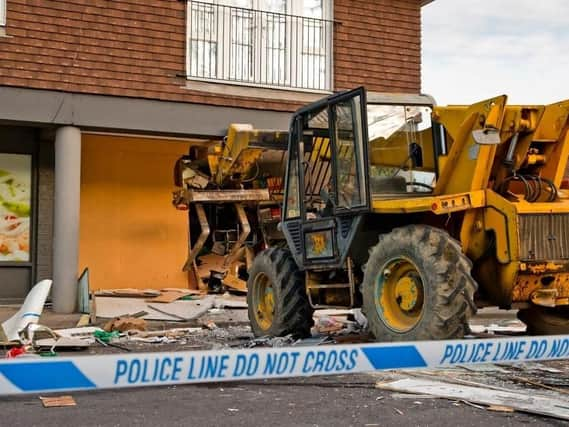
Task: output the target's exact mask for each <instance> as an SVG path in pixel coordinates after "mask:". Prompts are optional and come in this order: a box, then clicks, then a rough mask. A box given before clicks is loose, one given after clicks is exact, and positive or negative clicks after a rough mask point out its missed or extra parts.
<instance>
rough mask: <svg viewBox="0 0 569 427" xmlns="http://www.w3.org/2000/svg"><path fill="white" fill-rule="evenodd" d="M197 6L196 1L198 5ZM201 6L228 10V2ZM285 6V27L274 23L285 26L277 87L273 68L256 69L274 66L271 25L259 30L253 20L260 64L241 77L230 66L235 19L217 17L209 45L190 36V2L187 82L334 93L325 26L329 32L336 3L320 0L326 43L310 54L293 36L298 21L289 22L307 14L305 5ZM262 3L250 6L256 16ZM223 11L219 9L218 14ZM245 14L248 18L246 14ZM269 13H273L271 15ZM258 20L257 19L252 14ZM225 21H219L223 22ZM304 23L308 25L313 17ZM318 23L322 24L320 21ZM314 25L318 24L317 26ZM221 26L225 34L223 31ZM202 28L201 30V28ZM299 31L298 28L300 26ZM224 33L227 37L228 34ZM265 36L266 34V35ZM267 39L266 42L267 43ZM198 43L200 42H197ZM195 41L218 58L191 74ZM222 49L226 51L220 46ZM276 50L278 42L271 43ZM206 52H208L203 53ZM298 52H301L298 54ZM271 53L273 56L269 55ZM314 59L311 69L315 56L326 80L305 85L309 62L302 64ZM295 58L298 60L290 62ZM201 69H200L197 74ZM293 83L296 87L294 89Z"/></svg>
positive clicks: (289, 2)
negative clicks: (321, 60) (231, 25)
mask: <svg viewBox="0 0 569 427" xmlns="http://www.w3.org/2000/svg"><path fill="white" fill-rule="evenodd" d="M196 1H197V0H196ZM199 1H200V2H202V3H210V4H211V5H212V7H213V8H216V7H217V5H228V6H229V4H228V2H225V1H224V0H199ZM285 1H286V9H285V11H284V12H283V13H284V16H283V19H284V22H282V23H281V22H275V26H280V25H283V26H284V29H283V31H284V38H285V40H284V45H281V44H280V43H279V47H277V49H280V46H283V47H282V49H283V53H282V54H278V53H277V54H276V55H277V56H276V57H278V58H279V64H278V65H277V67H278V68H277V69H278V70H279V71H278V72H277V73H276V76H277V78H276V82H275V78H274V76H275V67H274V66H271V67H270V68H271V69H270V70H269V69H268V68H267V67H266V66H265V68H264V69H262V68H259V67H258V65H260V64H265V63H270V62H271V59H270V57H269V54H268V53H267V52H268V49H267V46H268V40H269V37H268V36H267V34H270V29H268V25H267V23H266V22H263V21H261V22H262V24H264V25H265V26H263V25H261V24H260V23H259V22H255V19H254V17H253V18H252V19H253V24H252V30H251V33H250V34H251V36H252V43H251V46H252V47H251V49H252V52H253V53H252V56H253V57H255V58H260V59H259V60H258V61H256V62H253V67H250V66H248V67H245V69H244V70H241V73H238V72H237V71H236V70H235V69H234V68H233V67H232V65H231V63H232V59H231V56H232V52H234V50H233V49H234V48H233V46H232V44H233V43H234V42H233V40H232V35H231V34H229V31H227V29H228V23H229V21H231V20H232V17H229V16H224V15H225V14H223V16H222V15H221V13H219V12H218V13H219V15H218V17H217V22H218V23H217V28H215V29H214V30H211V29H210V35H209V36H210V37H216V39H215V40H213V39H208V38H207V37H208V36H207V35H205V34H204V35H203V36H200V35H199V34H196V33H192V16H191V7H192V6H191V5H192V3H191V1H188V2H187V5H188V7H187V13H186V74H187V79H188V80H198V81H206V82H216V83H229V84H236V85H245V86H256V87H268V88H276V89H289V90H296V91H308V92H325V93H326V92H330V91H331V90H332V82H333V45H332V43H333V28H329V30H328V31H327V28H326V25H329V26H331V25H332V24H330V22H331V21H332V17H333V3H332V2H333V0H322V18H321V19H323V20H324V21H325V22H327V23H325V24H324V26H323V29H322V34H323V35H322V38H321V39H320V40H319V42H320V46H319V47H318V46H316V47H315V46H309V47H308V50H306V49H307V48H306V46H299V43H298V32H297V31H296V30H295V31H293V28H292V27H293V25H294V22H298V21H296V20H295V19H294V18H289V17H290V16H296V17H299V16H303V12H304V4H303V0H285ZM261 4H262V0H250V5H251V10H252V11H258V10H260V8H261ZM218 10H219V9H218ZM244 13H246V12H244ZM269 13H270V12H269ZM253 15H254V14H253ZM219 16H221V19H219ZM305 18H307V19H309V18H310V17H309V16H306V17H305ZM316 19H319V18H316ZM306 22H307V21H303V23H304V24H303V25H305V23H306ZM315 22H316V21H315ZM222 24H223V28H222ZM202 25H203V24H202ZM296 25H297V26H298V24H296ZM224 30H225V33H224ZM300 31H302V32H304V31H305V27H304V26H303V27H302V28H301V29H300ZM218 32H219V34H221V35H222V37H218V36H217V34H218ZM265 32H266V33H265ZM263 34H265V36H264V37H263ZM198 40H199V41H198ZM192 41H198V43H199V42H202V43H203V44H204V45H205V44H208V45H210V49H211V48H212V47H211V46H212V45H213V44H215V47H214V48H215V53H214V54H211V56H212V58H214V59H210V60H208V59H207V58H205V56H204V58H202V61H208V62H209V64H205V62H204V63H203V64H201V67H200V65H195V64H194V66H193V69H192V50H191V45H192ZM221 43H223V44H224V46H221ZM273 45H274V42H273ZM204 49H205V47H204ZM298 51H300V52H298ZM269 53H270V52H269ZM201 54H205V52H201V53H200V51H199V49H198V55H201ZM281 55H282V56H284V58H283V64H280V58H282V56H281ZM307 55H308V56H312V57H313V59H312V61H313V63H312V67H313V68H315V65H316V63H315V62H314V61H315V59H314V58H316V57H317V56H321V57H322V58H324V63H323V64H322V65H323V66H324V75H323V77H322V74H321V73H320V75H316V74H315V75H314V76H312V85H310V82H309V81H307V80H306V76H307V75H309V74H310V73H309V71H310V70H309V64H307V63H306V62H305V60H304V59H303V58H304V57H306V56H307ZM291 58H295V59H291ZM204 65H209V67H207V66H206V67H205V68H204ZM197 67H200V69H198V68H197ZM281 70H284V71H283V72H284V76H283V75H282V74H281ZM244 71H248V75H246V76H245V75H243V72H244ZM311 71H312V72H313V73H316V71H315V70H314V69H312V70H311ZM315 80H316V81H317V82H318V86H320V87H314V86H316V85H315V84H314V82H315ZM293 83H294V84H293Z"/></svg>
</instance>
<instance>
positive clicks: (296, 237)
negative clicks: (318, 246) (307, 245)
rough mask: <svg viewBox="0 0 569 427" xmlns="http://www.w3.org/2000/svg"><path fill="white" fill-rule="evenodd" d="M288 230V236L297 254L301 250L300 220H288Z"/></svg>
mask: <svg viewBox="0 0 569 427" xmlns="http://www.w3.org/2000/svg"><path fill="white" fill-rule="evenodd" d="M287 227H288V232H289V233H290V237H291V238H292V240H293V242H294V249H295V251H296V253H297V254H299V253H301V252H302V239H301V233H300V222H298V221H289V222H288V223H287Z"/></svg>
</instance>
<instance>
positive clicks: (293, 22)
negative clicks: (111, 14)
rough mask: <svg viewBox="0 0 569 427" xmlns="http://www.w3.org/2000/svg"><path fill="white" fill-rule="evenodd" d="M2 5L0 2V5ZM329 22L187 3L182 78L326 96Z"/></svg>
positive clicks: (330, 50)
mask: <svg viewBox="0 0 569 427" xmlns="http://www.w3.org/2000/svg"><path fill="white" fill-rule="evenodd" d="M0 1H1V0H0ZM332 31H333V21H330V20H326V19H319V18H312V17H304V16H296V15H290V14H286V13H277V12H267V11H264V10H256V9H247V8H241V7H233V6H224V5H220V4H215V3H207V2H199V1H193V0H189V1H188V64H187V71H186V73H187V76H188V77H189V78H194V79H204V80H216V81H225V82H235V83H243V84H251V85H255V86H269V87H275V86H276V87H288V88H291V89H307V90H322V91H330V90H331V87H332V79H331V76H332V73H331V68H332Z"/></svg>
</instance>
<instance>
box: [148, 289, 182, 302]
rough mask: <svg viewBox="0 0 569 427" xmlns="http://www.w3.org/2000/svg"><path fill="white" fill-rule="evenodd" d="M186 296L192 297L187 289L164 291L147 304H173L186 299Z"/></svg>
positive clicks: (150, 299)
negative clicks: (183, 298)
mask: <svg viewBox="0 0 569 427" xmlns="http://www.w3.org/2000/svg"><path fill="white" fill-rule="evenodd" d="M186 295H191V292H190V291H188V290H185V289H174V290H168V291H162V293H161V294H160V295H158V296H157V297H154V298H149V299H147V300H146V302H152V303H154V302H158V303H171V302H174V301H176V300H179V299H180V298H182V297H185V296H186Z"/></svg>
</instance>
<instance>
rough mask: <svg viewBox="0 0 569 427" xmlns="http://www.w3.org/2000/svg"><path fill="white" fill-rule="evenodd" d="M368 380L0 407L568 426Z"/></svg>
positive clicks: (128, 420) (331, 422)
mask: <svg viewBox="0 0 569 427" xmlns="http://www.w3.org/2000/svg"><path fill="white" fill-rule="evenodd" d="M374 383H375V380H374V378H373V377H371V376H367V375H358V376H344V377H321V378H312V379H291V380H285V381H282V380H279V381H270V382H269V381H267V382H257V383H235V384H220V385H200V386H176V387H161V388H152V389H134V390H123V391H101V392H90V393H73V396H74V398H75V400H76V402H77V406H75V407H66V408H43V407H42V405H41V402H40V400H39V399H38V398H37V397H36V396H29V397H21V398H9V399H2V400H1V401H0V413H1V414H2V419H3V420H6V424H5V425H10V426H11V427H16V426H42V427H47V426H65V425H78V426H79V425H80V426H132V425H139V426H190V425H192V426H204V427H206V426H221V425H227V426H265V425H270V426H398V427H400V426H453V427H455V426H457V425H461V426H484V427H491V426H514V425H516V426H517V425H525V424H528V425H529V424H531V425H540V426H542V425H543V426H561V425H567V424H566V423H563V422H561V421H558V420H554V419H548V418H543V417H536V416H532V415H526V414H520V413H499V412H490V411H487V410H482V409H477V408H473V407H470V406H467V405H465V404H463V403H455V402H451V401H447V400H438V399H416V400H414V399H398V398H394V397H392V396H393V394H392V393H390V392H387V391H382V390H377V389H375V388H374Z"/></svg>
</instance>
